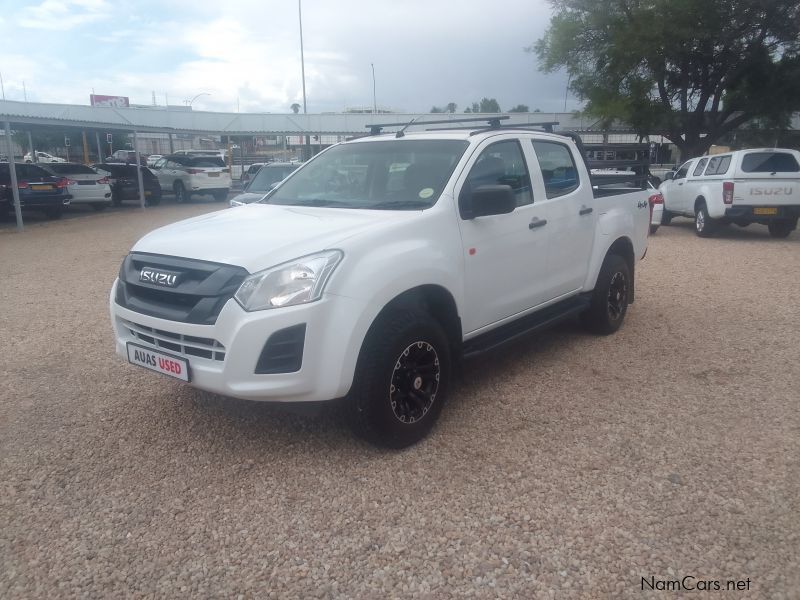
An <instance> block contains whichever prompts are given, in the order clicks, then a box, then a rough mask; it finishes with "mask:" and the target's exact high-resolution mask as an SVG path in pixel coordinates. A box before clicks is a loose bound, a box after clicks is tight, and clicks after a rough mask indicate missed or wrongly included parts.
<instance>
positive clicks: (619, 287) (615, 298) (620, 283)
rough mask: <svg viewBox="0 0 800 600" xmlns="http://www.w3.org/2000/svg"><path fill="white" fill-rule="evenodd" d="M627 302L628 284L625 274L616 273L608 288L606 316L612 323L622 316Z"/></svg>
mask: <svg viewBox="0 0 800 600" xmlns="http://www.w3.org/2000/svg"><path fill="white" fill-rule="evenodd" d="M627 301H628V282H627V281H626V280H625V274H624V273H623V272H622V271H617V272H616V273H614V276H613V277H612V278H611V283H610V284H609V286H608V316H609V317H610V318H611V320H612V321H616V320H617V319H619V318H620V317H621V316H622V311H623V310H624V309H625V303H626V302H627Z"/></svg>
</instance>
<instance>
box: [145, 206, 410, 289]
mask: <svg viewBox="0 0 800 600" xmlns="http://www.w3.org/2000/svg"><path fill="white" fill-rule="evenodd" d="M419 214H420V213H419V211H402V212H401V211H384V210H354V209H344V208H306V207H298V206H276V205H270V204H248V205H247V206H240V207H236V208H232V209H223V210H220V211H217V212H214V213H211V214H208V215H202V216H199V217H194V218H192V219H187V220H185V221H179V222H178V223H173V224H172V225H167V226H166V227H161V228H160V229H156V230H155V231H153V232H151V233H149V234H147V235H146V236H144V237H143V238H142V239H140V240H139V241H138V242H137V243H136V245H135V246H134V247H133V248H132V250H133V251H135V252H149V253H152V254H163V255H167V256H179V257H182V258H194V259H198V260H207V261H211V262H217V263H224V264H229V265H236V266H240V267H244V268H245V269H247V270H248V271H249V272H250V273H255V272H256V271H261V270H263V269H266V268H268V267H271V266H273V265H277V264H280V263H282V262H286V261H289V260H292V259H294V258H298V257H300V256H305V255H307V254H313V253H314V252H320V251H322V250H326V249H328V248H339V247H340V246H339V243H340V242H342V241H344V240H345V239H347V238H349V237H352V236H354V235H357V234H360V233H363V232H366V231H370V232H371V233H373V234H377V235H378V236H380V235H381V233H380V232H382V231H383V230H384V229H386V228H388V227H391V226H392V224H394V223H397V222H399V221H407V220H410V219H413V218H415V217H419Z"/></svg>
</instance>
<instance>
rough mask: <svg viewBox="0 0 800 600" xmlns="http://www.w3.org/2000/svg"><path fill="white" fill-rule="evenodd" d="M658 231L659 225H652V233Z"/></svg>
mask: <svg viewBox="0 0 800 600" xmlns="http://www.w3.org/2000/svg"><path fill="white" fill-rule="evenodd" d="M656 231H658V225H650V235H653V234H654V233H655V232H656Z"/></svg>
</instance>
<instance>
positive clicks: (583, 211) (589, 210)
mask: <svg viewBox="0 0 800 600" xmlns="http://www.w3.org/2000/svg"><path fill="white" fill-rule="evenodd" d="M593 210H594V209H593V208H591V207H586V206H584V207H583V208H581V209H580V210H579V211H578V214H579V215H580V216H583V215H590V214H592V211H593Z"/></svg>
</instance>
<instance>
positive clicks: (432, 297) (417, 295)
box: [367, 283, 462, 356]
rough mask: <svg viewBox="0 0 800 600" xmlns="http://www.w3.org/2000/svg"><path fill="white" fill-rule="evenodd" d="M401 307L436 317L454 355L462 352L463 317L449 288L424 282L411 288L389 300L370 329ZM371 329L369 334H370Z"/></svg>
mask: <svg viewBox="0 0 800 600" xmlns="http://www.w3.org/2000/svg"><path fill="white" fill-rule="evenodd" d="M400 308H411V309H416V310H422V311H424V312H426V313H428V314H430V315H431V316H432V317H433V318H434V319H436V320H437V321H438V322H439V324H440V325H441V326H442V328H443V329H444V330H445V333H446V334H447V338H448V340H450V346H451V348H452V349H453V351H454V356H457V355H458V354H460V348H461V339H462V331H461V318H460V316H459V314H458V306H457V304H456V300H455V298H454V297H453V295H452V294H451V293H450V291H449V290H447V289H446V288H444V287H442V286H441V285H437V284H432V283H429V284H423V285H418V286H416V287H413V288H410V289H408V290H406V291H404V292H402V293H400V294H398V295H397V296H395V297H394V298H392V299H391V300H390V301H389V302H387V303H386V304H385V305H384V306H383V308H382V309H381V310H380V311H379V312H378V314H377V315H376V316H375V318H374V319H373V320H372V324H371V325H370V327H369V330H372V328H373V327H374V326H375V324H376V323H377V322H378V321H379V319H380V318H381V316H383V315H384V314H386V313H387V312H388V311H391V310H394V309H400ZM369 330H368V332H367V335H369Z"/></svg>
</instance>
